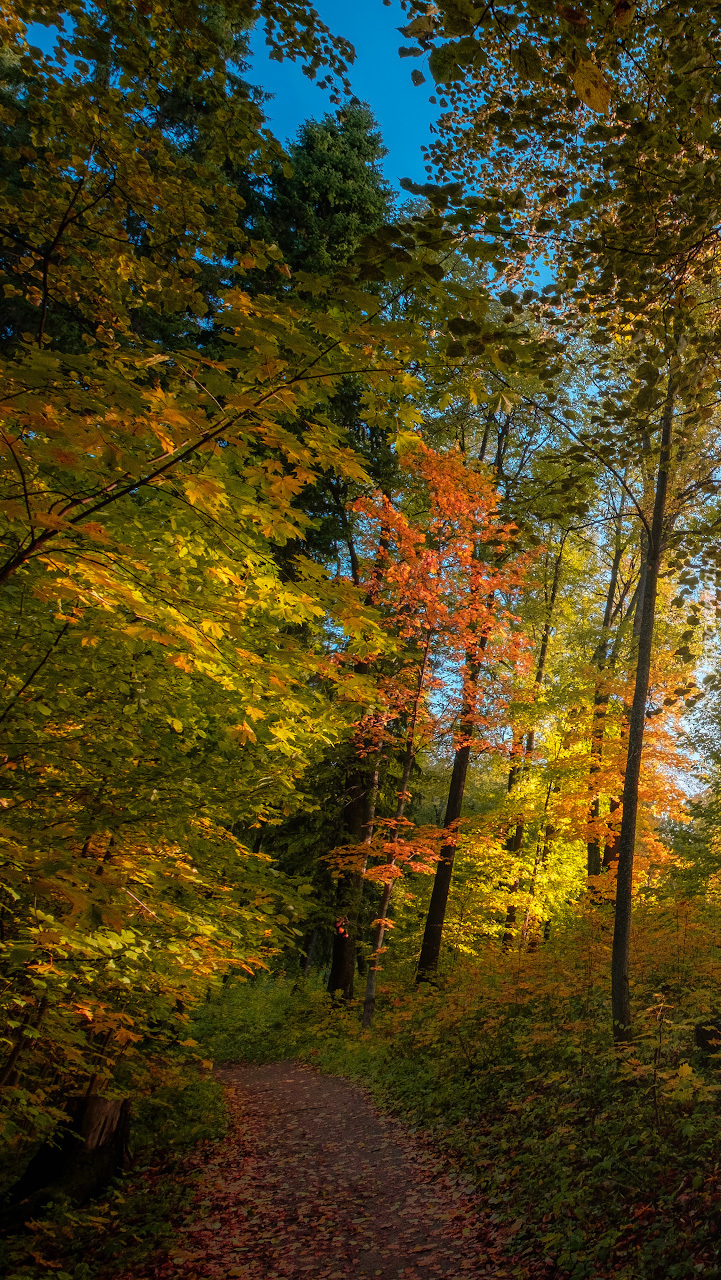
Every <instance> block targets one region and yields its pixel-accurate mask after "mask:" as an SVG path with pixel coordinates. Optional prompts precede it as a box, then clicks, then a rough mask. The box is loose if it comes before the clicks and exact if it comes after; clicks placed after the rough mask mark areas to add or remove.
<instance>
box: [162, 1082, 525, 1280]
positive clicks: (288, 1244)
mask: <svg viewBox="0 0 721 1280" xmlns="http://www.w3.org/2000/svg"><path fill="white" fill-rule="evenodd" d="M218 1076H219V1078H220V1080H221V1081H222V1083H223V1084H224V1085H225V1087H226V1089H227V1092H228V1102H229V1108H230V1114H231V1126H230V1131H229V1133H228V1134H227V1136H226V1137H225V1138H224V1139H222V1140H221V1141H220V1142H217V1143H213V1144H212V1145H210V1146H208V1147H205V1150H204V1152H203V1153H202V1154H200V1155H196V1156H194V1157H191V1159H190V1161H189V1162H188V1163H189V1164H190V1167H191V1168H192V1169H193V1170H194V1171H196V1172H197V1173H198V1174H199V1182H198V1190H197V1193H196V1196H195V1202H196V1206H197V1208H196V1209H195V1213H194V1216H192V1217H190V1218H189V1219H187V1220H186V1221H185V1222H184V1223H182V1224H181V1225H180V1227H179V1229H178V1233H177V1236H176V1246H175V1247H174V1248H173V1249H172V1250H171V1252H170V1255H169V1256H167V1257H166V1259H165V1260H163V1261H160V1260H159V1259H157V1257H156V1259H155V1266H154V1267H153V1268H152V1269H151V1270H150V1271H149V1272H147V1273H146V1274H148V1275H152V1276H154V1277H183V1280H205V1278H206V1277H208V1278H209V1280H210V1278H211V1277H212V1278H213V1280H215V1278H216V1277H218V1278H221V1277H222V1280H225V1278H226V1277H238V1278H239V1280H301V1278H302V1277H303V1278H308V1277H310V1278H311V1280H356V1278H357V1280H364V1278H365V1277H380V1278H381V1280H480V1278H483V1280H485V1278H486V1277H490V1276H494V1277H498V1276H500V1275H503V1274H508V1272H506V1270H505V1268H504V1267H503V1265H502V1264H501V1265H499V1262H500V1259H499V1257H498V1254H497V1253H496V1250H495V1249H493V1248H492V1247H491V1248H490V1249H489V1247H488V1244H489V1243H490V1241H489V1236H490V1233H489V1232H488V1227H487V1226H486V1227H485V1229H484V1228H483V1226H482V1225H481V1222H480V1220H479V1219H478V1218H477V1217H476V1215H475V1213H474V1204H473V1197H472V1195H471V1191H470V1188H469V1187H468V1186H467V1185H466V1184H464V1182H463V1181H462V1179H459V1177H458V1175H457V1174H455V1173H454V1172H453V1170H452V1169H450V1168H449V1167H448V1166H445V1165H443V1163H442V1162H441V1161H440V1160H439V1159H438V1158H437V1157H436V1156H434V1155H432V1154H431V1153H430V1152H429V1151H428V1150H426V1149H425V1148H424V1146H423V1145H422V1144H421V1143H419V1142H417V1141H416V1140H415V1139H414V1138H413V1136H412V1135H411V1134H409V1133H408V1132H407V1131H406V1130H404V1129H403V1127H402V1126H401V1125H399V1124H397V1123H396V1122H395V1121H393V1120H391V1119H389V1118H387V1117H385V1116H382V1115H380V1114H379V1113H378V1112H377V1111H376V1110H375V1108H374V1107H373V1106H372V1104H371V1103H370V1102H369V1101H368V1099H367V1097H366V1095H365V1094H364V1092H363V1091H362V1090H361V1089H360V1088H358V1087H357V1086H356V1085H353V1084H351V1083H350V1082H349V1081H347V1080H342V1079H339V1078H337V1077H335V1076H324V1075H321V1074H320V1073H319V1072H317V1071H314V1070H312V1069H311V1068H309V1067H304V1066H301V1065H299V1064H297V1063H275V1064H273V1065H271V1066H263V1067H226V1068H223V1069H222V1070H220V1071H219V1072H218ZM484 1237H485V1239H484ZM494 1254H495V1255H496V1256H495V1257H494V1256H493V1255H494ZM504 1261H506V1263H507V1261H508V1259H507V1257H506V1259H505V1260H504Z"/></svg>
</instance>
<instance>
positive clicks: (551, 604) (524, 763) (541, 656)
mask: <svg viewBox="0 0 721 1280" xmlns="http://www.w3.org/2000/svg"><path fill="white" fill-rule="evenodd" d="M567 537H568V530H565V531H564V533H563V536H562V538H561V545H560V547H559V549H558V555H557V556H556V563H555V564H554V566H553V578H552V580H551V589H550V591H547V592H546V620H545V622H544V624H543V632H542V635H541V645H540V648H539V650H538V660H537V662H536V674H535V676H534V680H533V702H535V701H536V699H537V698H538V695H539V693H540V691H541V687H542V685H543V678H544V676H545V674H546V662H547V660H548V645H549V641H550V639H551V631H552V630H553V611H554V609H555V607H556V598H557V596H558V589H559V587H560V585H561V567H562V565H563V550H564V547H565V545H566V538H567ZM535 745H536V732H535V729H529V731H528V734H527V735H526V749H525V758H524V759H521V757H520V755H519V753H518V752H516V751H514V750H513V749H512V750H511V767H510V769H509V771H508V794H509V795H510V793H511V792H512V791H513V788H514V787H515V785H516V783H517V782H518V779H519V778H520V776H521V773H522V772H523V769H524V768H527V767H528V765H529V763H530V761H531V760H532V759H533V751H534V748H535ZM514 756H515V757H516V758H515V760H514ZM524 830H525V823H524V822H523V821H522V820H519V821H518V822H517V823H516V826H515V828H514V830H513V831H512V832H511V833H510V834H509V836H508V838H507V840H506V851H507V852H508V853H511V854H515V853H519V852H520V850H521V847H522V845H523V834H524ZM519 884H520V876H519V878H518V879H516V880H515V881H514V882H513V884H512V885H511V887H510V893H511V894H513V893H516V892H517V891H518V886H519ZM517 914H518V911H517V907H516V904H515V903H514V902H512V901H509V903H508V906H507V907H506V923H505V926H504V929H503V938H502V940H501V947H502V949H503V950H504V951H508V950H509V948H510V946H511V943H512V941H513V930H514V928H515V924H516V917H517Z"/></svg>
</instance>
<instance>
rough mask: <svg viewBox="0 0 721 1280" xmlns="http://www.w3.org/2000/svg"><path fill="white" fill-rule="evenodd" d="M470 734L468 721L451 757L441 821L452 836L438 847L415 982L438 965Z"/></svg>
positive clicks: (433, 971) (425, 978)
mask: <svg viewBox="0 0 721 1280" xmlns="http://www.w3.org/2000/svg"><path fill="white" fill-rule="evenodd" d="M472 733H473V724H472V722H471V723H469V724H468V725H467V726H466V732H465V733H464V739H466V740H464V742H463V744H462V745H461V746H460V747H458V750H457V751H456V754H455V757H454V760H453V772H452V774H451V782H450V786H449V788H448V804H447V805H446V816H445V819H444V822H443V826H444V828H445V829H446V830H447V829H448V828H449V827H452V828H453V836H452V838H451V839H450V840H448V841H447V842H446V843H445V844H444V845H443V846H442V848H441V856H440V860H439V862H438V866H437V867H436V874H435V876H434V878H433V892H432V893H431V901H430V905H429V907H428V915H427V917H426V927H425V929H424V932H423V942H422V944H421V954H420V957H419V959H418V969H417V971H416V982H426V981H428V979H429V978H430V977H431V975H432V974H433V973H435V971H436V969H437V968H438V960H439V958H440V954H441V939H442V937H443V925H444V922H445V918H446V907H447V906H448V893H449V890H450V887H451V876H452V875H453V860H454V858H455V856H456V844H457V843H458V835H457V823H458V820H459V818H460V816H461V811H462V809H463V796H464V793H465V789H466V775H467V773H468V763H469V760H470V758H471V734H472Z"/></svg>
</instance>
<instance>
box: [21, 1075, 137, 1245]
mask: <svg viewBox="0 0 721 1280" xmlns="http://www.w3.org/2000/svg"><path fill="white" fill-rule="evenodd" d="M65 1110H66V1112H67V1115H68V1120H67V1123H65V1124H63V1125H61V1126H60V1128H59V1129H58V1130H56V1132H55V1134H54V1135H53V1138H52V1140H48V1141H46V1142H44V1143H43V1144H42V1145H41V1146H40V1147H39V1149H38V1150H37V1151H36V1152H35V1155H34V1156H33V1157H32V1159H31V1160H30V1163H29V1164H28V1167H27V1169H26V1170H25V1172H24V1173H23V1175H22V1177H21V1178H20V1179H19V1180H18V1181H17V1182H16V1183H15V1185H14V1186H13V1187H12V1188H11V1190H10V1205H9V1208H8V1210H7V1212H6V1214H5V1215H4V1221H5V1224H8V1223H12V1222H15V1223H17V1222H18V1221H23V1220H27V1219H28V1218H30V1217H32V1216H33V1214H34V1213H36V1212H37V1210H38V1209H39V1208H40V1207H41V1206H42V1205H43V1204H45V1203H46V1202H47V1201H48V1200H50V1199H52V1197H53V1196H54V1195H57V1194H63V1195H67V1196H69V1197H70V1198H71V1200H73V1201H74V1202H75V1203H76V1204H84V1203H85V1202H86V1201H87V1200H89V1199H90V1198H91V1197H92V1196H93V1195H95V1194H96V1193H97V1192H98V1191H101V1190H102V1189H103V1187H105V1186H107V1184H108V1182H109V1181H110V1179H111V1178H112V1177H113V1175H114V1174H115V1173H117V1172H118V1170H119V1169H121V1168H122V1167H123V1166H124V1165H125V1164H127V1161H128V1136H129V1132H130V1099H129V1098H102V1097H100V1096H98V1095H97V1094H91V1095H90V1097H87V1098H70V1099H69V1100H68V1102H67V1104H66V1107H65Z"/></svg>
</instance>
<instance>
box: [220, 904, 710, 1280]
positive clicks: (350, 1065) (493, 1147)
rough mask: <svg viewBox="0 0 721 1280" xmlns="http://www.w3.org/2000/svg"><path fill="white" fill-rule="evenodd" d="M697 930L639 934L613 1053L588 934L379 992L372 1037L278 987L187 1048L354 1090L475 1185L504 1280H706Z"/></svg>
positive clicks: (231, 993) (231, 998) (259, 992)
mask: <svg viewBox="0 0 721 1280" xmlns="http://www.w3.org/2000/svg"><path fill="white" fill-rule="evenodd" d="M674 910H675V911H676V912H677V916H678V908H674ZM711 923H713V924H714V928H715V923H716V922H711ZM709 927H710V925H709V918H708V916H706V917H704V918H696V919H694V920H691V919H690V917H689V916H688V913H687V912H686V914H685V916H684V918H683V919H681V918H677V919H675V920H674V919H670V920H669V919H668V918H667V919H666V921H665V925H664V922H662V927H658V926H657V927H654V928H652V927H651V926H650V925H649V927H648V928H644V929H642V930H640V931H639V933H638V934H637V939H636V955H635V961H634V964H635V972H636V974H637V975H638V980H637V982H636V986H635V988H634V1004H635V1011H634V1038H633V1040H632V1041H631V1043H629V1044H628V1045H627V1046H626V1047H624V1048H623V1049H622V1050H620V1051H617V1050H615V1049H614V1046H613V1043H612V1040H611V1035H610V1026H609V1015H608V990H607V974H608V958H609V957H608V948H609V939H608V938H607V937H606V936H605V935H604V934H603V931H601V936H600V937H599V931H598V929H597V928H596V926H595V922H593V921H589V922H587V923H586V924H585V925H582V926H579V925H578V924H576V925H575V926H574V928H573V929H572V930H569V931H568V932H567V933H566V934H562V935H559V936H558V937H557V938H556V939H555V941H554V942H552V943H550V944H548V945H547V946H545V947H542V948H539V949H538V950H537V951H536V952H530V953H529V952H527V951H526V952H523V951H519V952H517V953H515V954H514V955H508V956H504V955H501V954H499V952H498V950H497V949H495V950H491V949H489V951H488V954H487V955H486V956H483V957H480V958H479V960H477V961H475V962H474V963H473V964H469V965H468V966H467V967H466V968H465V969H463V970H462V971H459V970H458V969H456V970H455V972H454V973H453V975H452V977H448V978H446V979H445V980H441V981H440V982H439V983H438V984H436V985H434V986H429V985H427V984H426V985H425V986H423V987H422V988H420V989H419V990H415V991H410V990H408V989H407V987H406V988H403V987H402V986H401V985H400V984H394V983H393V982H392V981H388V982H386V983H385V985H384V988H383V1000H382V1002H381V1007H380V1008H379V1011H378V1014H377V1017H376V1021H375V1025H374V1027H373V1030H372V1032H371V1033H370V1034H363V1033H361V1031H360V1027H359V1022H360V1002H356V1003H355V1004H352V1005H346V1006H341V1007H339V1006H337V1005H333V1003H332V1002H331V1001H330V1000H329V998H328V997H327V996H326V995H325V994H324V992H323V991H322V990H321V989H320V986H319V984H316V983H313V982H306V983H303V982H298V981H297V980H295V981H286V980H284V979H282V978H280V979H277V980H275V981H269V980H264V981H263V980H260V981H256V982H254V983H237V984H236V985H234V986H231V987H230V989H228V990H227V991H226V992H225V993H224V995H223V997H222V999H221V1000H220V1001H219V1002H217V1003H216V1004H215V1005H208V1006H206V1007H205V1008H204V1009H203V1011H202V1014H201V1015H200V1017H199V1019H198V1024H197V1030H196V1034H197V1035H198V1037H199V1038H200V1039H201V1040H202V1042H203V1044H204V1045H205V1047H206V1050H207V1051H208V1052H209V1053H211V1054H213V1055H214V1056H215V1057H216V1058H217V1059H218V1060H236V1061H237V1060H245V1061H251V1062H262V1061H269V1060H272V1059H278V1058H284V1057H286V1058H297V1059H300V1060H303V1061H306V1062H308V1063H312V1064H314V1065H316V1066H318V1067H319V1068H320V1069H322V1070H326V1071H330V1072H341V1073H343V1074H345V1075H348V1076H351V1077H355V1078H357V1079H358V1080H359V1081H362V1082H363V1083H364V1084H365V1085H369V1086H370V1087H371V1088H372V1089H373V1090H374V1091H375V1093H376V1095H377V1096H378V1097H379V1099H380V1100H381V1101H382V1102H383V1103H384V1105H387V1106H391V1107H392V1108H393V1109H394V1110H396V1111H397V1112H399V1113H400V1114H401V1116H402V1117H403V1118H405V1119H406V1120H408V1121H410V1122H412V1123H413V1124H415V1125H418V1126H419V1127H421V1128H422V1129H423V1130H425V1131H427V1132H430V1133H431V1134H432V1136H433V1138H434V1140H435V1141H436V1142H437V1143H439V1144H441V1145H442V1146H443V1147H444V1148H445V1149H446V1150H447V1151H448V1153H449V1154H452V1156H453V1158H454V1159H455V1160H456V1161H458V1162H460V1163H461V1164H462V1165H463V1166H464V1168H465V1170H466V1171H467V1172H469V1173H471V1174H472V1176H473V1178H474V1179H475V1181H476V1184H477V1186H478V1191H479V1195H480V1197H481V1204H482V1205H483V1206H485V1207H486V1208H487V1212H488V1217H489V1220H490V1222H491V1223H493V1224H501V1225H502V1226H503V1227H504V1228H505V1236H506V1238H507V1239H508V1248H509V1251H510V1252H512V1253H513V1255H514V1257H515V1258H516V1259H517V1262H518V1267H519V1268H520V1269H519V1270H518V1274H519V1276H523V1275H525V1274H526V1272H527V1271H529V1272H530V1270H532V1269H533V1268H534V1267H536V1266H538V1265H539V1264H540V1262H541V1260H542V1259H546V1260H547V1265H549V1266H551V1267H552V1268H553V1271H554V1274H560V1275H563V1276H570V1277H574V1278H576V1277H578V1278H581V1277H601V1276H603V1277H607V1276H614V1277H623V1278H624V1280H651V1278H653V1280H661V1278H662V1277H663V1278H664V1280H666V1278H668V1277H670V1278H675V1277H685V1276H697V1275H703V1276H704V1277H707V1278H708V1280H714V1277H718V1276H721V1266H719V1257H718V1243H717V1240H718V1233H719V1226H720V1221H719V1211H720V1209H721V1197H720V1196H719V1191H718V1175H719V1170H720V1168H721V1161H720V1160H719V1152H720V1150H721V1117H720V1115H719V1069H718V1066H717V1062H716V1058H715V1055H713V1054H704V1053H702V1052H701V1051H700V1050H698V1049H696V1048H695V1046H694V1025H695V1023H698V1022H700V1023H707V1022H708V1020H709V1017H710V1011H711V1009H712V1006H713V996H714V992H715V990H717V987H718V973H719V969H718V956H717V954H716V947H715V942H714V941H713V938H714V937H715V933H714V934H709ZM664 930H665V931H664ZM719 1056H721V1055H719ZM509 1228H510V1230H509Z"/></svg>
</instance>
